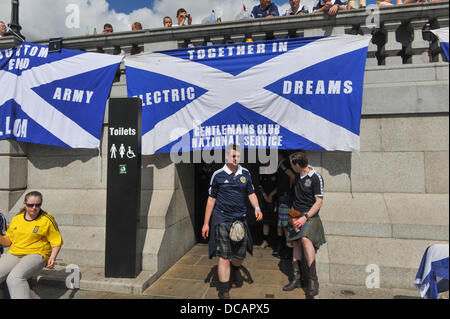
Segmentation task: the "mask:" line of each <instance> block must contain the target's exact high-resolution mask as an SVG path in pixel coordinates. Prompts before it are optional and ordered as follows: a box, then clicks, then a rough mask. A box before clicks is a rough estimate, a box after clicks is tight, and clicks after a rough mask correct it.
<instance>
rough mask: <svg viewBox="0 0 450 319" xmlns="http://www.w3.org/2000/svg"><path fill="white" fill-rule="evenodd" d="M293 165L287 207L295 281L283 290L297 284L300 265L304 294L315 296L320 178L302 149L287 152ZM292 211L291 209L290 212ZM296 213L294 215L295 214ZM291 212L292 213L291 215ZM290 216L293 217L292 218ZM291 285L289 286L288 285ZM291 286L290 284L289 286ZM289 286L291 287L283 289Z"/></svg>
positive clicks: (321, 233)
mask: <svg viewBox="0 0 450 319" xmlns="http://www.w3.org/2000/svg"><path fill="white" fill-rule="evenodd" d="M290 162H291V166H292V169H293V170H294V172H296V173H297V176H296V177H295V182H294V186H293V193H294V194H293V195H294V198H293V202H292V210H291V211H290V216H291V218H290V221H291V222H290V223H289V238H288V240H289V241H290V242H291V243H292V244H293V246H294V248H293V258H292V262H293V270H294V282H291V283H289V284H288V285H287V286H285V287H284V288H283V289H284V290H292V289H293V288H296V287H300V286H301V281H300V268H299V265H298V262H300V267H302V270H304V271H302V273H303V276H305V275H306V276H305V277H306V278H302V279H303V280H302V281H303V282H304V284H306V287H305V288H306V295H307V296H308V297H314V296H316V295H317V294H318V293H319V281H318V278H317V273H316V261H315V259H316V252H317V250H318V249H319V247H320V246H321V245H323V244H325V242H326V240H325V232H324V229H323V225H322V221H321V220H320V217H319V210H320V208H321V207H322V203H323V196H324V192H323V190H324V183H323V178H322V176H320V174H319V173H318V172H316V171H315V170H314V168H313V167H311V166H310V165H308V159H307V157H306V154H305V153H303V152H297V153H294V154H292V155H291V156H290ZM291 212H292V213H291ZM296 214H297V216H295V215H296ZM293 215H294V216H293ZM292 217H293V218H292ZM288 286H290V287H288ZM292 286H293V287H292ZM286 288H292V289H286Z"/></svg>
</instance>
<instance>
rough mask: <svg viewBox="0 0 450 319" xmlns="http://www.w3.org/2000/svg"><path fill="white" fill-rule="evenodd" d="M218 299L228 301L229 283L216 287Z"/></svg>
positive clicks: (220, 283) (221, 283)
mask: <svg viewBox="0 0 450 319" xmlns="http://www.w3.org/2000/svg"><path fill="white" fill-rule="evenodd" d="M217 288H218V290H219V293H218V296H219V299H230V282H229V281H228V282H220V281H219V283H218V285H217Z"/></svg>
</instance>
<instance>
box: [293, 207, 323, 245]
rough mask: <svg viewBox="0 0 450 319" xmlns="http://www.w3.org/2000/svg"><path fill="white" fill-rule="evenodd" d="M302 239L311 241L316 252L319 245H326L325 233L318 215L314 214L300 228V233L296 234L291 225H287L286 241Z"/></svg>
mask: <svg viewBox="0 0 450 319" xmlns="http://www.w3.org/2000/svg"><path fill="white" fill-rule="evenodd" d="M302 237H306V238H308V239H309V240H311V242H312V244H313V246H314V248H315V249H316V250H317V249H319V247H320V246H321V245H323V244H325V243H326V239H325V231H324V229H323V225H322V221H321V220H320V216H319V215H317V214H316V215H314V216H313V217H311V218H310V220H309V221H307V222H306V223H305V225H303V226H302V227H301V228H300V232H297V231H296V230H295V229H294V227H293V226H292V225H291V223H289V226H288V241H294V240H299V239H301V238H302Z"/></svg>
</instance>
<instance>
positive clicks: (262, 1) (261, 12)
mask: <svg viewBox="0 0 450 319" xmlns="http://www.w3.org/2000/svg"><path fill="white" fill-rule="evenodd" d="M279 15H280V13H279V12H278V7H277V5H276V4H275V3H272V2H271V0H259V5H256V6H254V7H253V10H252V12H251V14H250V17H252V18H255V19H256V18H270V17H276V16H279Z"/></svg>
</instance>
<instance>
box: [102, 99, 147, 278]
mask: <svg viewBox="0 0 450 319" xmlns="http://www.w3.org/2000/svg"><path fill="white" fill-rule="evenodd" d="M108 124H109V125H108V182H107V195H106V200H107V202H106V247H105V277H113V278H136V277H137V275H138V274H139V273H140V272H141V270H142V253H141V252H139V251H138V249H139V247H138V225H139V215H140V197H141V196H140V195H141V136H142V101H141V100H140V99H137V98H130V99H110V100H109V117H108Z"/></svg>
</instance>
